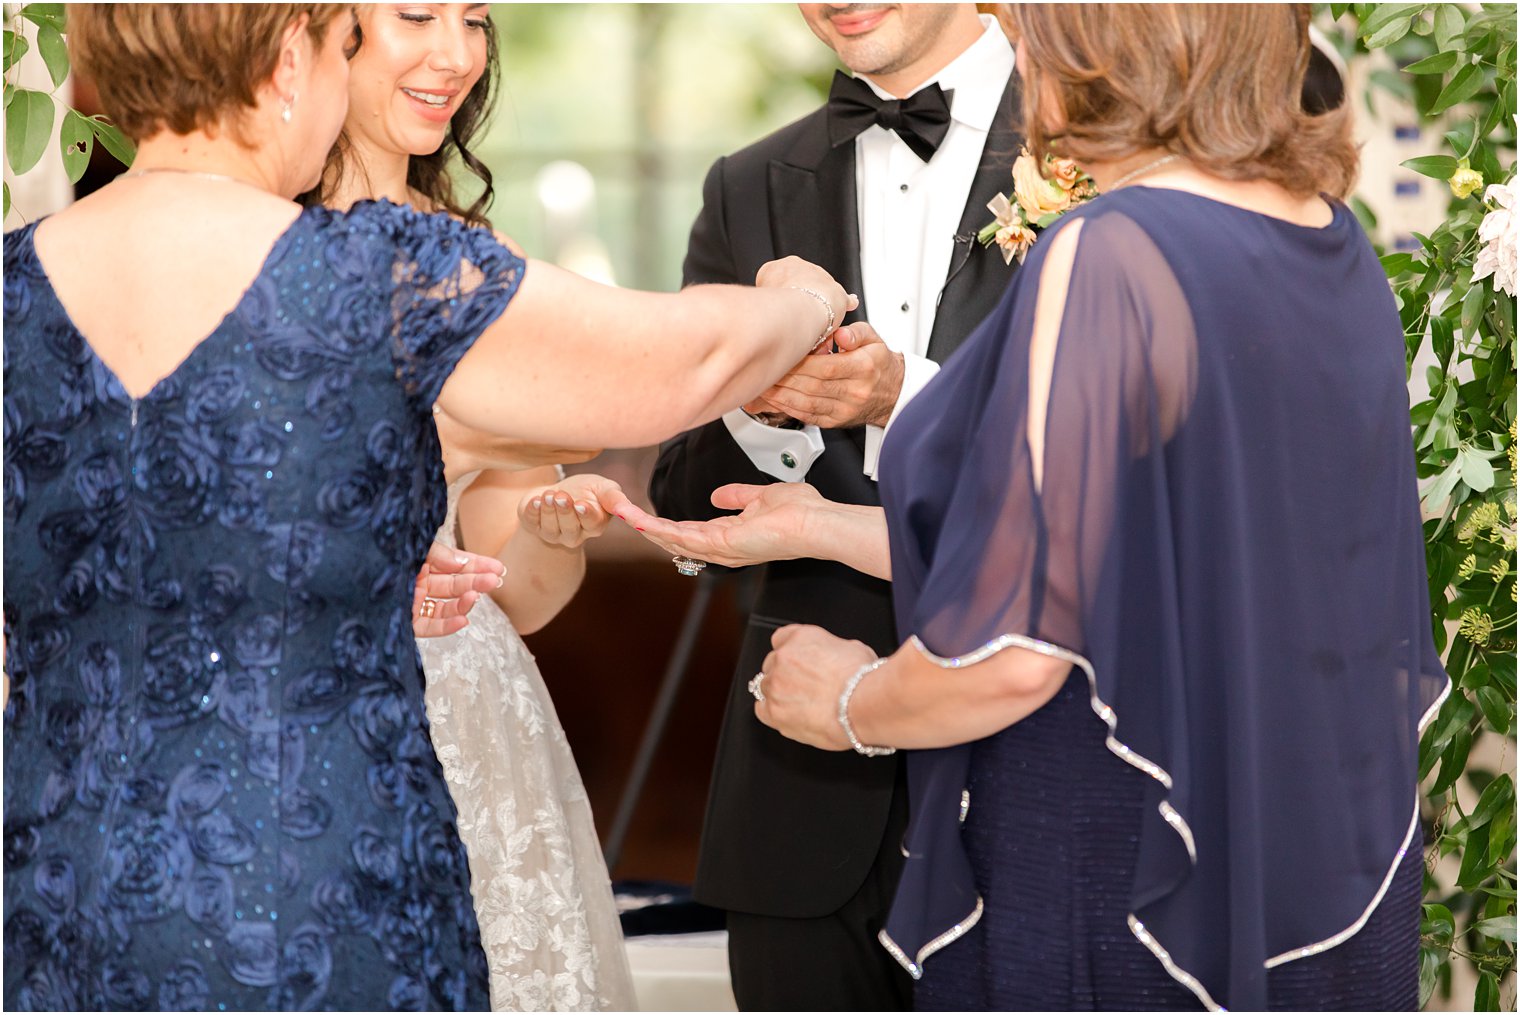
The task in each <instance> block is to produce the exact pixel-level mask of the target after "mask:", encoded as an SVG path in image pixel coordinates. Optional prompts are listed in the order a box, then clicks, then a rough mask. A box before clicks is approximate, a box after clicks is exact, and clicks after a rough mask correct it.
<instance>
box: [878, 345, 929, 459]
mask: <svg viewBox="0 0 1520 1015" xmlns="http://www.w3.org/2000/svg"><path fill="white" fill-rule="evenodd" d="M937 373H939V364H938V363H936V362H934V361H933V360H932V359H929V358H928V357H926V356H915V355H913V354H912V353H904V354H903V382H902V390H900V391H899V392H898V393H897V404H896V405H894V406H892V415H890V416H888V417H887V425H886V426H870V425H867V426H866V457H865V466H866V475H867V476H870V477H871V478H872V479H875V478H876V473H877V471H878V470H879V468H880V465H881V461H880V459H881V442H882V441H883V440H885V439H886V436H887V431H888V430H890V429H891V428H892V424H893V423H895V422H897V416H898V414H899V413H901V412H902V410H903V406H905V405H907V404H908V403H909V402H911V401H913V398H914V396H915V395H917V394H918V393H919V392H920V391H922V390H924V386H925V385H926V384H928V383H929V382H930V381H932V380H934V375H935V374H937Z"/></svg>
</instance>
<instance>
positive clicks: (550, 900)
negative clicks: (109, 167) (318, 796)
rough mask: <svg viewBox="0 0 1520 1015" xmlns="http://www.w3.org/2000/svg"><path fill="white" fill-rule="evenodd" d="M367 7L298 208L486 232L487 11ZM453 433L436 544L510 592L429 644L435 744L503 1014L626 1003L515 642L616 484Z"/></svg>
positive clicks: (564, 758)
mask: <svg viewBox="0 0 1520 1015" xmlns="http://www.w3.org/2000/svg"><path fill="white" fill-rule="evenodd" d="M357 13H358V26H357V29H356V31H355V37H354V39H353V40H351V45H352V56H351V57H350V63H349V107H348V114H347V118H346V119H345V121H344V128H343V136H342V137H341V138H340V139H339V142H338V145H337V147H336V148H335V149H334V151H333V154H332V156H331V157H330V158H329V160H328V165H327V168H326V171H325V172H324V174H323V179H322V182H321V184H320V185H319V186H318V188H317V189H316V190H315V191H313V192H312V193H310V194H308V195H306V196H305V198H304V199H305V200H307V201H316V202H320V203H323V204H327V205H330V206H333V207H338V208H347V207H348V206H350V205H351V204H353V203H354V202H355V201H359V200H363V199H366V198H387V199H389V200H391V201H394V202H396V203H398V204H411V205H414V206H416V207H419V208H422V209H425V210H427V211H448V212H451V213H452V214H454V215H455V216H456V217H458V218H460V219H462V220H464V221H466V222H469V223H470V224H472V225H477V226H480V227H482V228H489V222H488V221H487V220H486V218H485V209H486V207H487V206H488V205H489V203H490V197H491V193H492V191H491V179H490V173H489V171H488V170H486V169H485V167H484V165H483V164H482V163H481V162H480V161H479V159H477V158H475V157H474V156H473V155H472V154H470V150H469V146H470V145H471V144H473V143H474V141H475V138H476V135H477V133H478V132H479V130H480V129H481V128H482V127H483V125H484V124H485V122H486V120H487V118H488V117H489V114H490V108H491V104H492V95H493V93H494V80H493V79H494V77H495V76H496V72H497V70H498V68H497V59H496V52H495V47H496V41H495V37H494V35H493V29H492V28H491V24H490V18H489V6H488V5H486V4H425V5H405V4H365V5H361V7H360V9H359V10H358V12H357ZM459 170H467V171H468V173H471V174H474V175H475V176H476V177H477V179H476V180H474V181H472V182H473V186H472V187H471V188H470V189H471V190H472V191H473V192H477V193H479V196H478V197H476V198H475V200H474V201H473V202H471V201H467V200H466V199H464V198H463V197H460V196H459V195H458V194H457V193H456V189H455V182H454V181H455V174H456V171H459ZM459 175H460V176H461V177H463V176H464V175H465V174H464V173H463V172H460V173H459ZM505 242H508V243H509V245H510V241H505ZM439 436H440V440H441V442H442V444H443V450H444V461H445V466H446V471H445V475H446V477H447V478H448V479H449V481H450V483H449V513H448V521H447V522H446V523H445V524H444V526H443V529H442V531H441V532H440V533H439V535H438V540H439V541H440V542H442V543H445V544H447V545H449V546H453V547H460V546H462V547H463V548H465V549H468V550H472V551H475V552H479V553H484V554H487V555H493V556H499V557H501V558H502V560H503V563H504V564H506V566H507V574H506V579H505V584H504V585H503V586H502V587H501V588H499V589H497V590H496V591H495V592H493V593H491V595H490V596H483V597H481V599H480V601H479V602H478V604H476V605H475V607H474V609H473V612H471V613H470V615H469V626H467V627H466V628H464V630H463V631H461V632H459V633H458V634H454V635H451V636H448V637H442V638H432V639H429V640H428V641H425V642H420V643H419V644H420V645H421V652H422V660H423V668H424V671H425V674H426V678H427V685H428V686H427V708H428V716H429V718H430V720H431V723H432V737H433V744H434V747H435V749H436V751H437V754H438V758H439V760H440V761H441V762H442V764H443V770H444V775H445V776H446V778H447V779H448V783H449V789H450V791H451V792H452V794H453V796H454V802H455V805H456V807H457V808H458V811H459V832H460V837H461V838H462V839H463V841H464V844H465V849H466V852H467V853H468V854H469V862H470V880H471V889H472V893H473V895H474V899H475V911H476V915H477V916H478V918H479V922H480V936H481V941H482V943H483V944H484V946H485V953H486V960H487V963H488V964H489V966H490V980H491V1007H492V1008H493V1009H495V1010H497V1011H597V1010H602V1011H609V1010H630V1009H632V1008H633V1007H634V995H633V986H632V980H631V978H630V976H629V972H628V959H627V954H626V952H625V951H624V948H623V938H622V931H621V928H620V926H619V923H618V918H617V912H616V910H615V908H614V906H613V901H612V889H611V885H610V883H609V881H608V877H607V867H606V864H605V863H604V862H603V860H602V854H601V849H600V846H599V844H598V842H597V836H596V829H595V827H594V826H593V824H592V818H591V808H590V805H589V803H588V801H587V799H586V791H585V787H584V786H583V785H582V784H581V779H580V774H579V773H578V772H577V771H576V767H575V760H574V758H573V757H572V756H571V753H570V746H569V744H568V743H566V741H565V735H564V731H563V730H562V729H561V728H560V725H559V720H558V718H557V717H556V716H555V713H554V705H553V703H552V702H551V701H550V700H549V694H548V691H547V690H546V689H545V687H544V681H543V678H542V676H540V674H539V672H538V667H537V665H536V664H535V663H534V661H533V656H532V654H531V653H529V651H528V649H527V647H526V646H524V645H523V642H522V638H521V637H519V634H518V632H519V631H524V632H528V633H531V632H532V631H533V630H536V629H537V628H539V627H542V626H543V625H544V624H545V623H547V622H548V621H549V620H550V619H552V618H553V616H554V615H555V614H556V613H558V612H559V611H560V610H561V609H562V608H563V607H564V605H565V604H566V603H567V602H568V601H569V600H570V597H571V596H572V595H574V594H575V590H576V588H577V587H578V586H579V585H580V581H581V577H582V575H583V574H584V570H585V560H584V557H583V555H582V553H581V550H580V548H579V547H580V545H581V543H583V542H584V541H585V540H586V539H588V538H591V537H592V536H595V535H599V534H600V533H601V531H602V530H603V529H605V527H606V524H607V516H606V514H605V513H604V512H602V511H601V509H600V507H598V506H596V497H595V492H594V491H595V489H596V484H597V483H602V484H607V485H608V486H609V487H615V484H611V483H610V482H609V481H607V480H602V479H600V478H599V477H587V476H576V477H572V478H571V479H569V480H565V481H563V482H561V481H560V477H561V476H562V473H560V472H558V471H556V469H555V467H554V466H548V467H544V466H542V465H541V464H540V466H539V467H538V468H535V469H529V470H527V471H522V472H501V471H486V472H478V471H475V470H479V469H481V468H482V467H486V468H489V467H490V466H493V465H502V464H507V465H510V466H514V467H520V466H523V465H524V464H533V463H544V462H569V461H579V460H583V459H584V458H585V457H587V455H586V454H584V453H578V452H570V451H560V450H557V449H552V448H542V447H528V446H525V445H517V444H514V442H511V441H507V440H498V439H492V438H487V437H484V436H483V435H479V434H472V433H469V432H468V431H464V430H462V429H461V428H458V427H451V426H450V424H449V421H448V420H446V419H442V418H440V422H439ZM535 487H537V488H538V489H537V490H536V491H535V490H534V488H535ZM545 487H549V488H551V489H550V490H549V493H552V494H556V496H552V497H551V496H549V495H548V494H546V493H545V491H544V488H545ZM560 501H563V506H559V502H560ZM577 504H578V505H579V507H580V508H581V509H582V510H581V511H577ZM583 512H584V513H583ZM519 521H521V523H522V524H521V525H519V524H518V523H519ZM461 522H462V523H463V524H462V529H463V531H464V538H463V540H461V539H460V536H459V532H460V529H461V524H460V523H461ZM474 595H475V593H473V592H469V593H466V594H465V595H463V596H460V600H461V603H462V604H463V605H466V606H467V605H468V600H469V599H470V598H471V597H473V596H474ZM514 622H515V625H516V626H515V627H514Z"/></svg>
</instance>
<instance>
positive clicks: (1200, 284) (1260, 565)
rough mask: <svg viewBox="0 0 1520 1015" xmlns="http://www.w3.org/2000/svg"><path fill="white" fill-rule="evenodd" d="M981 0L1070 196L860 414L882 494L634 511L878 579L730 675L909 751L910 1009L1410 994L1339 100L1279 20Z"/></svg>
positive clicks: (1376, 416) (1429, 686)
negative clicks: (886, 641) (681, 517)
mask: <svg viewBox="0 0 1520 1015" xmlns="http://www.w3.org/2000/svg"><path fill="white" fill-rule="evenodd" d="M1009 15H1010V17H1011V18H1012V20H1013V21H1014V22H1015V24H1016V28H1017V31H1016V32H1015V36H1016V37H1017V38H1018V39H1019V40H1020V42H1019V53H1018V66H1019V69H1020V73H1021V74H1022V75H1023V78H1024V97H1025V103H1026V110H1025V114H1026V115H1025V122H1026V128H1027V129H1026V132H1025V136H1026V137H1027V138H1028V139H1029V145H1030V148H1031V151H1032V153H1033V154H1034V156H1035V157H1036V158H1039V157H1041V156H1043V155H1044V154H1045V152H1047V151H1049V150H1051V149H1053V150H1054V151H1055V152H1057V153H1059V154H1061V155H1063V156H1069V157H1071V158H1074V159H1076V160H1077V162H1078V163H1080V164H1081V165H1082V167H1083V168H1084V169H1086V170H1087V171H1088V172H1089V173H1090V174H1091V175H1092V177H1093V179H1094V180H1095V181H1096V182H1097V184H1098V187H1099V190H1100V191H1101V192H1102V193H1101V196H1099V197H1098V198H1097V199H1096V200H1094V201H1092V202H1091V203H1089V204H1086V205H1084V206H1082V207H1080V208H1077V209H1074V210H1068V211H1067V212H1066V213H1065V215H1064V217H1062V218H1061V219H1060V220H1059V221H1058V222H1056V224H1055V225H1053V226H1052V227H1051V228H1050V229H1049V230H1047V231H1046V232H1045V233H1044V234H1043V235H1042V236H1041V237H1040V239H1039V240H1038V242H1036V243H1035V245H1034V248H1033V250H1032V251H1031V252H1030V255H1029V258H1028V260H1027V261H1026V262H1025V264H1024V267H1023V269H1022V270H1021V271H1020V272H1019V273H1018V276H1017V279H1016V281H1014V282H1013V283H1012V284H1011V285H1010V287H1009V290H1008V292H1007V293H1006V294H1005V296H1004V298H1003V300H1002V302H1001V303H1000V304H999V306H998V307H997V309H996V310H995V311H994V312H993V313H992V314H991V315H990V316H989V317H988V319H987V320H986V321H985V322H983V324H982V325H981V327H980V328H978V330H977V331H976V332H975V333H973V334H972V336H971V337H970V338H969V339H967V341H966V344H965V345H964V346H962V348H961V349H960V350H959V351H958V352H957V353H956V354H955V356H954V357H952V358H951V359H950V361H949V362H948V363H946V365H945V367H944V369H943V370H942V371H941V372H940V374H939V376H938V377H936V378H935V379H934V381H933V382H932V383H930V384H929V385H928V386H927V387H926V388H925V389H924V391H923V392H922V393H921V394H919V395H918V397H917V398H915V399H914V401H913V402H912V403H911V404H910V405H909V406H908V407H907V408H906V409H904V410H903V412H902V414H901V415H900V416H899V418H898V419H897V420H896V421H895V422H894V423H893V426H892V429H891V430H890V431H889V433H888V434H887V438H886V443H885V446H884V449H883V455H882V470H881V482H882V504H883V511H873V510H872V509H869V508H859V507H853V506H848V505H829V504H827V503H825V502H822V501H821V500H820V499H819V498H818V497H817V495H816V494H815V493H812V492H810V491H807V490H805V489H801V490H799V489H798V488H797V487H796V486H795V485H793V486H790V487H782V488H778V487H768V488H764V490H763V491H761V490H757V489H755V488H749V489H747V490H746V489H738V490H732V489H731V490H729V491H727V492H725V493H724V494H723V495H722V497H723V498H724V500H725V502H726V503H739V504H746V505H747V507H746V510H745V513H744V514H743V515H741V516H739V518H738V519H725V520H722V521H721V522H713V523H707V524H706V525H696V524H694V523H681V524H676V523H670V522H662V521H658V520H649V519H646V518H643V517H641V516H638V515H634V514H629V517H630V518H631V519H633V520H635V521H636V522H637V524H639V525H641V526H643V527H644V528H645V530H646V533H648V534H653V535H656V536H658V537H659V538H660V539H661V540H662V541H664V542H665V543H666V545H668V546H670V547H671V548H673V549H677V550H679V551H681V552H686V553H691V554H694V555H697V556H704V557H706V558H707V559H710V560H715V561H717V562H719V563H724V564H732V563H747V562H750V561H751V560H752V559H753V558H754V556H755V555H756V554H757V553H759V554H762V555H767V556H774V555H776V554H777V553H778V543H784V544H786V545H781V546H780V549H781V550H784V551H785V552H786V554H787V555H791V556H796V555H799V554H801V555H807V556H835V557H836V559H844V560H846V562H849V563H852V564H855V565H856V566H858V567H861V568H863V569H869V570H871V571H872V572H873V573H876V574H880V575H890V577H891V578H892V581H893V598H894V603H895V606H896V614H897V623H898V632H899V634H900V635H901V636H902V637H903V639H904V641H905V644H904V645H903V646H902V647H901V648H900V649H899V650H898V651H897V652H895V653H893V654H892V656H891V657H890V658H887V659H876V658H874V653H873V652H872V651H871V650H870V649H868V648H867V647H866V646H864V645H861V644H859V643H855V642H846V641H843V640H841V639H839V638H836V637H834V636H832V635H830V634H828V633H827V632H825V631H822V630H820V629H818V628H813V627H789V628H784V629H782V630H780V631H778V632H777V634H776V636H775V645H774V648H775V651H773V652H772V653H771V654H770V656H768V657H767V658H766V660H765V666H764V672H763V674H762V675H757V677H756V679H755V681H754V683H753V684H752V685H751V686H752V689H753V692H754V694H755V696H756V699H757V701H756V715H757V718H758V719H759V720H760V721H762V722H765V723H767V724H769V725H772V726H774V727H776V728H777V729H779V730H780V731H781V732H783V733H785V734H786V735H787V736H790V737H793V738H794V739H797V740H800V741H802V742H804V743H808V744H812V745H814V746H817V747H821V748H825V749H830V750H849V749H851V748H854V749H855V750H859V751H861V752H862V753H880V752H881V751H883V750H884V749H887V748H899V749H908V750H910V752H911V753H910V754H909V756H908V764H907V776H908V784H909V799H910V802H911V810H912V819H911V822H910V825H909V830H908V833H907V835H906V836H905V838H904V841H903V854H904V856H905V857H906V860H905V862H904V867H903V874H902V878H901V880H900V882H899V885H898V888H897V893H896V897H895V899H894V902H893V907H892V910H891V913H890V915H889V917H888V919H887V921H886V924H885V926H884V927H883V928H882V929H881V932H880V934H879V939H880V942H881V944H882V946H883V947H884V948H886V949H887V951H888V952H889V953H891V954H892V955H893V956H894V957H895V958H896V959H897V960H898V961H899V962H900V963H901V964H902V965H903V966H904V967H905V968H906V969H907V970H908V971H909V973H910V974H911V975H912V976H913V977H914V978H915V979H916V980H917V986H916V989H915V994H914V1000H915V1004H916V1006H917V1007H918V1008H920V1009H927V1010H1002V1011H1007V1010H1037V1011H1038V1010H1048V1011H1062V1010H1092V1009H1107V1010H1142V1009H1143V1010H1171V1011H1179V1010H1196V1009H1198V1008H1200V1007H1207V1008H1215V1007H1228V1008H1239V1009H1242V1010H1247V1011H1261V1010H1267V1009H1274V1010H1290V1011H1292V1010H1298V1011H1304V1010H1319V1009H1331V1010H1342V1009H1349V1010H1360V1011H1384V1010H1398V1009H1412V1008H1414V1007H1415V1006H1416V1005H1417V1003H1418V998H1419V986H1418V985H1419V927H1420V891H1421V879H1422V874H1423V867H1422V864H1421V850H1420V846H1421V840H1420V828H1419V803H1418V799H1419V793H1418V788H1417V782H1418V776H1417V759H1418V753H1419V751H1418V748H1419V731H1420V729H1421V727H1422V725H1423V724H1424V723H1425V722H1426V721H1428V720H1429V719H1430V717H1431V716H1432V715H1434V713H1435V709H1436V707H1437V706H1438V705H1439V703H1440V701H1441V700H1442V698H1443V697H1444V696H1445V694H1446V693H1447V691H1448V690H1449V688H1450V682H1449V681H1448V680H1447V679H1446V675H1445V673H1444V672H1443V670H1442V668H1441V663H1440V659H1439V657H1438V656H1437V654H1436V652H1435V648H1434V645H1433V643H1432V640H1431V631H1430V614H1429V599H1428V590H1427V587H1426V580H1425V579H1426V576H1425V555H1424V547H1423V541H1422V532H1421V519H1420V509H1419V500H1418V495H1417V492H1416V488H1415V472H1414V464H1415V460H1414V453H1413V447H1412V441H1411V437H1410V428H1409V413H1408V392H1407V389H1406V387H1405V376H1404V341H1403V328H1402V326H1401V325H1400V322H1399V316H1398V312H1397V308H1396V307H1395V306H1394V303H1393V300H1392V298H1391V296H1390V294H1389V290H1388V283H1387V279H1386V278H1385V276H1384V274H1383V271H1382V267H1381V265H1380V264H1379V263H1378V259H1377V256H1376V253H1375V252H1374V251H1373V249H1372V246H1371V244H1370V243H1368V241H1367V238H1366V236H1365V235H1363V233H1362V231H1361V229H1360V227H1359V226H1358V224H1357V222H1356V218H1355V216H1353V215H1352V214H1351V212H1350V211H1349V210H1348V209H1347V208H1346V206H1345V205H1344V204H1342V203H1341V202H1340V201H1339V200H1338V199H1336V197H1335V195H1342V194H1345V193H1346V192H1347V191H1348V190H1349V188H1350V184H1351V180H1352V178H1353V176H1354V171H1355V165H1356V156H1355V150H1354V148H1353V147H1352V146H1351V143H1350V136H1349V125H1348V123H1347V122H1346V120H1345V118H1344V114H1331V115H1328V116H1323V117H1313V116H1306V115H1305V114H1303V113H1302V112H1301V111H1300V109H1299V89H1300V82H1301V81H1302V78H1303V73H1304V68H1305V66H1306V64H1307V62H1308V50H1309V40H1308V34H1307V28H1308V21H1309V12H1308V8H1307V5H1235V6H1225V5H1212V4H1187V5H1166V4H1133V5H1106V4H1093V5H1089V4H1059V5H1056V4H1052V5H1043V4H1029V5H1012V6H1011V7H1010V10H1009ZM1324 194H1329V195H1332V196H1331V197H1329V198H1327V197H1325V196H1323V195H1324ZM620 510H622V511H624V513H628V508H627V507H621V508H620ZM797 534H800V539H799V536H798V535H797ZM799 542H801V543H802V544H804V545H798V543H799Z"/></svg>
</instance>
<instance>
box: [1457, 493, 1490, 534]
mask: <svg viewBox="0 0 1520 1015" xmlns="http://www.w3.org/2000/svg"><path fill="white" fill-rule="evenodd" d="M1498 524H1499V505H1497V504H1495V503H1494V502H1493V501H1484V502H1483V503H1482V504H1479V505H1478V506H1477V507H1475V508H1473V512H1472V514H1470V515H1468V516H1467V520H1466V521H1464V522H1463V523H1462V527H1461V528H1459V529H1457V538H1458V539H1460V540H1461V541H1462V542H1464V543H1470V542H1472V541H1473V540H1474V539H1476V538H1477V537H1478V536H1479V535H1480V534H1482V533H1484V532H1487V531H1488V530H1489V529H1492V528H1494V527H1495V526H1497V525H1498Z"/></svg>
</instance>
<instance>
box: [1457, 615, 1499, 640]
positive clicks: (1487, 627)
mask: <svg viewBox="0 0 1520 1015" xmlns="http://www.w3.org/2000/svg"><path fill="white" fill-rule="evenodd" d="M1457 633H1458V634H1460V635H1461V636H1462V637H1464V638H1466V639H1467V640H1468V641H1470V642H1472V643H1473V644H1474V645H1487V644H1488V639H1489V636H1490V635H1492V634H1493V633H1494V620H1493V618H1492V617H1490V616H1489V615H1488V614H1487V613H1484V612H1483V608H1482V607H1481V606H1469V607H1468V608H1467V609H1465V610H1463V611H1462V621H1461V623H1460V624H1459V625H1458V626H1457Z"/></svg>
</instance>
